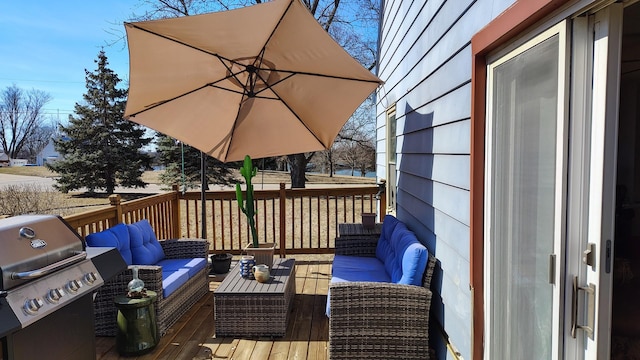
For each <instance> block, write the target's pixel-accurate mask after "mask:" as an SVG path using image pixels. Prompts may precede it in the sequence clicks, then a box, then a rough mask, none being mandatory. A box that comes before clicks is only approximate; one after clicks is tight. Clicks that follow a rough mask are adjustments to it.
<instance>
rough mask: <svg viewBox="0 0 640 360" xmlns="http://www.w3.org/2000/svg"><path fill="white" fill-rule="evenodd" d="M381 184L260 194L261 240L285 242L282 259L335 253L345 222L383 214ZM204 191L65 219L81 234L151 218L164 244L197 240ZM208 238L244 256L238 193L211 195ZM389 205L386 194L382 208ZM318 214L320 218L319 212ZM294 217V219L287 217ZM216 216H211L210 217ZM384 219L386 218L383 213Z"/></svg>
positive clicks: (218, 247) (208, 196)
mask: <svg viewBox="0 0 640 360" xmlns="http://www.w3.org/2000/svg"><path fill="white" fill-rule="evenodd" d="M377 190H378V188H377V186H363V187H353V188H351V187H349V188H331V189H295V190H291V189H285V187H284V184H282V185H281V188H280V190H259V191H256V201H257V203H256V205H257V208H259V209H261V211H259V212H258V214H259V218H258V220H257V223H258V224H259V226H260V233H259V235H260V239H261V241H265V242H279V244H280V245H279V248H280V255H281V256H284V255H285V254H286V253H287V252H290V253H293V254H295V253H329V252H331V250H332V249H333V246H334V242H333V239H335V237H336V236H337V235H338V233H337V228H338V223H339V222H347V221H354V222H359V221H360V219H359V218H358V216H357V215H358V213H362V212H375V211H376V210H378V209H377V208H376V206H377V205H378V200H377V199H376V197H375V196H376V193H377ZM200 201H202V200H200V193H199V192H186V193H184V194H183V193H181V192H179V191H173V192H168V193H163V194H158V195H152V196H149V197H146V198H143V199H137V200H132V201H123V202H116V203H114V205H111V206H107V207H104V208H100V209H96V210H92V211H87V212H84V213H80V214H74V215H69V216H66V217H65V220H67V222H68V223H69V225H70V226H72V227H74V228H75V229H77V231H78V233H79V234H80V235H81V236H86V235H87V234H89V233H93V232H98V231H102V230H105V229H107V228H110V227H112V226H114V225H116V224H118V223H120V222H125V223H131V222H134V221H138V220H141V219H143V218H146V219H148V220H149V222H150V223H151V224H152V226H153V227H154V229H155V230H156V235H157V236H158V238H159V239H160V240H163V239H170V238H176V237H191V236H192V235H193V231H194V228H195V231H196V233H197V234H198V236H199V229H200V225H201V223H200V221H202V219H200V217H199V216H198V214H199V212H198V211H197V210H198V203H199V202H200ZM205 204H206V205H207V207H209V206H210V209H209V208H207V211H208V216H207V218H206V219H205V221H207V224H209V223H211V230H209V231H208V234H207V238H208V240H209V241H210V242H211V247H210V249H211V250H210V251H220V250H224V251H228V252H233V253H235V254H239V253H240V252H241V251H242V250H243V248H244V246H245V245H246V244H245V243H244V242H246V241H250V232H249V230H248V223H247V221H246V217H245V216H244V214H242V213H241V211H240V209H239V208H238V206H237V204H236V200H235V192H234V191H211V192H207V193H206V199H205ZM382 204H386V199H385V198H384V193H382V194H381V197H380V206H383V205H382ZM313 212H315V214H313ZM288 213H290V216H288V215H287V214H288ZM209 215H210V216H209ZM380 216H381V217H383V216H384V214H382V213H381V214H380Z"/></svg>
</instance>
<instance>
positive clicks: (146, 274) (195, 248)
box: [94, 239, 209, 336]
mask: <svg viewBox="0 0 640 360" xmlns="http://www.w3.org/2000/svg"><path fill="white" fill-rule="evenodd" d="M160 244H161V245H162V247H163V250H164V252H165V256H166V257H167V258H173V259H176V258H195V257H204V258H206V257H207V255H208V251H209V244H208V242H207V241H206V240H198V239H185V240H182V239H181V240H164V241H160ZM135 266H136V267H138V277H139V278H140V279H141V280H142V281H143V282H144V284H145V288H146V289H147V290H152V291H155V292H156V293H157V294H158V298H157V300H156V303H155V311H156V322H157V327H158V333H159V334H160V335H164V334H165V333H166V332H167V330H168V329H169V328H170V327H171V326H172V325H173V324H174V323H175V322H176V321H177V320H178V319H179V318H180V316H182V315H183V314H184V313H185V312H186V311H187V310H189V308H190V307H191V306H192V305H193V304H195V303H196V302H197V301H198V300H200V298H202V296H204V295H205V294H206V293H208V292H209V276H208V274H209V269H208V267H205V268H204V269H202V270H200V271H199V272H198V273H197V274H196V275H195V276H194V277H192V278H191V279H189V280H188V281H187V282H186V283H185V284H184V285H182V287H181V288H180V289H178V290H176V291H174V292H173V293H172V294H171V295H170V296H169V297H168V298H164V297H163V296H162V268H161V267H160V266H156V265H135ZM132 268H133V266H129V268H128V269H127V270H125V271H124V272H122V273H120V274H118V275H116V276H115V277H114V278H113V279H111V280H109V281H107V282H105V284H104V285H103V286H102V287H100V288H99V289H98V291H97V294H96V298H95V300H94V316H95V322H96V335H97V336H116V334H117V332H118V327H117V323H116V319H117V314H118V310H117V308H116V307H115V304H114V302H113V301H114V299H115V298H116V296H120V295H123V294H126V293H127V290H128V289H127V285H128V284H129V281H131V280H132V279H133V272H132Z"/></svg>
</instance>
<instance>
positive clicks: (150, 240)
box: [127, 219, 164, 265]
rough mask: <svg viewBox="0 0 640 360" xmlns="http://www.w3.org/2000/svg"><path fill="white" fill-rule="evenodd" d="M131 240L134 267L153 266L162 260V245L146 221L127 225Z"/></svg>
mask: <svg viewBox="0 0 640 360" xmlns="http://www.w3.org/2000/svg"><path fill="white" fill-rule="evenodd" d="M127 227H128V229H129V237H130V238H131V256H132V261H133V264H135V265H154V264H156V263H157V262H158V261H160V260H162V259H164V251H163V250H162V245H160V243H159V242H158V239H157V238H156V234H155V232H154V231H153V228H152V227H151V224H149V221H147V220H146V219H143V220H140V221H138V222H136V223H133V224H130V225H127Z"/></svg>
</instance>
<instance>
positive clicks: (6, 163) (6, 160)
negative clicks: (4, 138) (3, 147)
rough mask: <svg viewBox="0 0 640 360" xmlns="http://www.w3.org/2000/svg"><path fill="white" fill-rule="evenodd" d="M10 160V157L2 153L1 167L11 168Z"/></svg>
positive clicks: (0, 154)
mask: <svg viewBox="0 0 640 360" xmlns="http://www.w3.org/2000/svg"><path fill="white" fill-rule="evenodd" d="M10 160H11V159H10V158H9V155H7V154H5V153H3V152H2V153H0V167H4V166H9V164H10Z"/></svg>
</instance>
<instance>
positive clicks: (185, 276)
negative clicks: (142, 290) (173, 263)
mask: <svg viewBox="0 0 640 360" xmlns="http://www.w3.org/2000/svg"><path fill="white" fill-rule="evenodd" d="M187 280H189V270H187V269H178V270H165V268H162V296H163V297H164V298H167V297H169V295H171V294H172V293H173V292H174V291H176V290H178V289H179V288H180V287H181V286H182V285H183V284H184V283H186V282H187Z"/></svg>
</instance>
